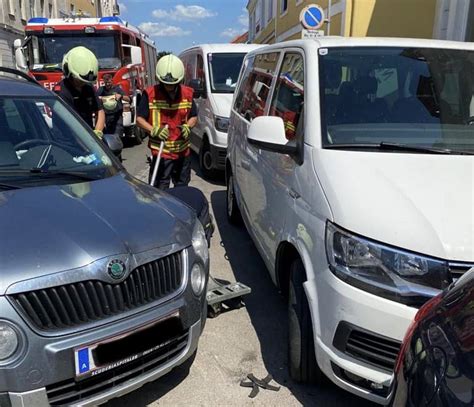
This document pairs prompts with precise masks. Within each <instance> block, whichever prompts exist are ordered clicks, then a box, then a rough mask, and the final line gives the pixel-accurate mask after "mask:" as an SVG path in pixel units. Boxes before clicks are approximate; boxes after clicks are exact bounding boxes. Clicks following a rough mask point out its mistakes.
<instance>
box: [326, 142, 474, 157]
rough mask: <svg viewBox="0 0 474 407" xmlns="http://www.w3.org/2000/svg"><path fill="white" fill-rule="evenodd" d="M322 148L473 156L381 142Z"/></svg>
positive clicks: (469, 152) (447, 150)
mask: <svg viewBox="0 0 474 407" xmlns="http://www.w3.org/2000/svg"><path fill="white" fill-rule="evenodd" d="M324 148H328V149H333V150H365V149H369V150H374V149H375V150H387V151H389V150H391V151H409V152H414V153H425V154H459V155H474V152H471V151H463V150H451V149H449V148H436V147H424V146H416V145H410V144H399V143H390V142H387V141H382V142H381V143H379V144H375V143H353V144H352V143H347V144H333V145H326V146H324Z"/></svg>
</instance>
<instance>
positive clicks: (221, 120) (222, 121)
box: [214, 116, 230, 133]
mask: <svg viewBox="0 0 474 407" xmlns="http://www.w3.org/2000/svg"><path fill="white" fill-rule="evenodd" d="M229 123H230V119H229V118H228V117H221V116H216V119H215V121H214V125H215V126H216V130H218V131H222V132H223V133H227V131H228V130H229Z"/></svg>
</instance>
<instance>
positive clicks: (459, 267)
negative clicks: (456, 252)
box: [449, 263, 474, 281]
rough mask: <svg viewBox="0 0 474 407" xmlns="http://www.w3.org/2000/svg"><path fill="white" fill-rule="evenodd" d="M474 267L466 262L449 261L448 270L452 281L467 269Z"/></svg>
mask: <svg viewBox="0 0 474 407" xmlns="http://www.w3.org/2000/svg"><path fill="white" fill-rule="evenodd" d="M473 267H474V264H467V263H449V272H450V273H451V278H452V279H453V281H456V280H457V279H459V278H461V276H462V275H463V274H464V273H466V272H467V271H468V270H470V269H471V268H473Z"/></svg>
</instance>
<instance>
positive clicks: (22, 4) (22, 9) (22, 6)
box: [19, 0, 26, 20]
mask: <svg viewBox="0 0 474 407" xmlns="http://www.w3.org/2000/svg"><path fill="white" fill-rule="evenodd" d="M19 4H20V17H21V19H22V20H26V7H25V2H24V1H23V0H19Z"/></svg>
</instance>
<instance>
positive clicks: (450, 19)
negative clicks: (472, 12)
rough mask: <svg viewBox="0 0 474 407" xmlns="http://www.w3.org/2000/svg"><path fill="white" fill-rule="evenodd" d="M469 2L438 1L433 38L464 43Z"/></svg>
mask: <svg viewBox="0 0 474 407" xmlns="http://www.w3.org/2000/svg"><path fill="white" fill-rule="evenodd" d="M470 2H471V0H438V1H437V10H436V16H435V25H434V29H433V38H436V39H441V40H453V41H466V37H467V31H468V30H467V28H468V24H469V7H470Z"/></svg>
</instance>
